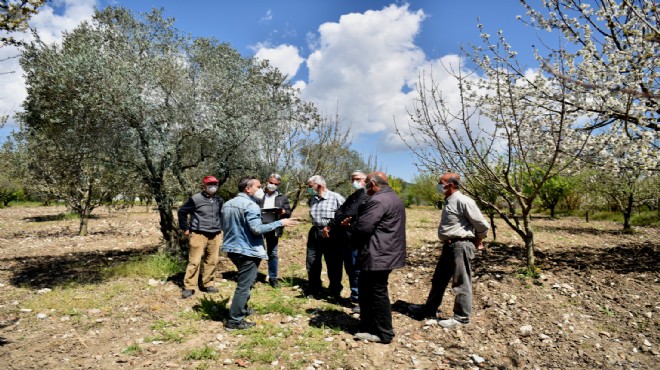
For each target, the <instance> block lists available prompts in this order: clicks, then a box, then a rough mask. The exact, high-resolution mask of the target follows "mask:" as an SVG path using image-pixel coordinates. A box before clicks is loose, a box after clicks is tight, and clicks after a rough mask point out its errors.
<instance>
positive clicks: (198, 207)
mask: <svg viewBox="0 0 660 370" xmlns="http://www.w3.org/2000/svg"><path fill="white" fill-rule="evenodd" d="M202 189H203V190H202V191H201V192H199V193H197V194H195V195H193V196H192V197H190V199H188V201H187V202H186V203H185V204H184V205H182V206H181V207H179V211H178V213H177V215H178V217H179V227H180V228H181V230H183V231H184V232H185V234H186V236H187V237H189V238H190V253H189V254H188V267H187V268H186V274H185V276H184V278H183V292H182V293H181V298H188V297H190V296H192V295H193V294H195V288H197V284H198V280H199V270H200V267H201V270H202V284H203V286H202V290H203V291H206V292H208V293H217V292H218V289H217V288H216V287H214V286H213V281H214V279H215V270H216V267H217V265H218V249H219V248H220V232H221V231H222V203H223V200H222V197H220V196H219V195H217V194H216V193H217V191H218V179H216V178H215V177H213V176H206V177H204V178H203V179H202ZM189 216H190V222H188V217H189ZM202 259H203V265H202Z"/></svg>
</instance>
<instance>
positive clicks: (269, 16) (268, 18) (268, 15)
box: [259, 9, 273, 23]
mask: <svg viewBox="0 0 660 370" xmlns="http://www.w3.org/2000/svg"><path fill="white" fill-rule="evenodd" d="M272 20H273V11H272V10H270V9H268V11H266V15H264V16H263V17H261V19H260V20H259V23H267V22H270V21H272Z"/></svg>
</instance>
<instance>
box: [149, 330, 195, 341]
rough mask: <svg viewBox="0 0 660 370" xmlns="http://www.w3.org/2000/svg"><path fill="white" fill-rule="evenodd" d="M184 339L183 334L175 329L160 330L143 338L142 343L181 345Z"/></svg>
mask: <svg viewBox="0 0 660 370" xmlns="http://www.w3.org/2000/svg"><path fill="white" fill-rule="evenodd" d="M184 339H185V337H184V336H183V334H181V333H180V332H178V331H177V330H175V329H160V330H157V333H156V335H154V336H151V337H145V338H144V341H145V342H147V343H151V342H165V343H183V341H184Z"/></svg>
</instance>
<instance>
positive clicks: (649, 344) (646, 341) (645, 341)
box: [644, 339, 653, 347]
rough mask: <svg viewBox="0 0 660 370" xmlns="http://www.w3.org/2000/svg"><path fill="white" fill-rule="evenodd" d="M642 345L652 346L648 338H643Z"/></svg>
mask: <svg viewBox="0 0 660 370" xmlns="http://www.w3.org/2000/svg"><path fill="white" fill-rule="evenodd" d="M644 345H645V346H647V347H652V346H653V345H652V344H651V342H649V340H648V339H644Z"/></svg>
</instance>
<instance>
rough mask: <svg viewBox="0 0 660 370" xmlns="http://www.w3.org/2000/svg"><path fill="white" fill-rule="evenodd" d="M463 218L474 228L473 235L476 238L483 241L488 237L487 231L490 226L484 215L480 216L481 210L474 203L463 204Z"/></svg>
mask: <svg viewBox="0 0 660 370" xmlns="http://www.w3.org/2000/svg"><path fill="white" fill-rule="evenodd" d="M464 212H465V217H466V218H467V219H468V220H469V221H470V223H471V224H472V226H473V227H474V234H475V236H476V237H477V238H480V239H484V238H485V237H486V236H488V230H489V229H490V226H489V225H488V222H487V221H486V219H485V218H484V215H483V214H481V210H480V209H479V207H478V206H477V203H475V202H474V201H470V202H466V203H465V210H464Z"/></svg>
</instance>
